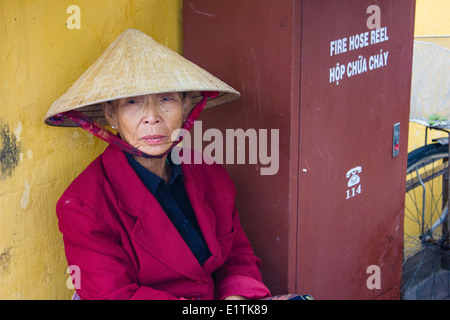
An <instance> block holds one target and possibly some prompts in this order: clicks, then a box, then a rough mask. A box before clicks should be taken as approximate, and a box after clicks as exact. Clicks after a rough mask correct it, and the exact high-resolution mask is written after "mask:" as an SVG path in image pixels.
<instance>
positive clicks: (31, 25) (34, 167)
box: [0, 0, 182, 299]
mask: <svg viewBox="0 0 450 320" xmlns="http://www.w3.org/2000/svg"><path fill="white" fill-rule="evenodd" d="M70 5H77V6H78V8H79V18H80V20H79V21H78V20H73V18H76V16H74V15H73V14H75V13H76V11H69V13H67V9H68V7H69V6H70ZM181 10H182V8H181V1H180V0H164V1H162V0H127V1H125V0H95V1H92V0H70V1H67V0H61V1H53V0H0V40H1V44H0V160H1V167H0V168H1V171H0V173H1V175H0V299H69V298H70V297H71V296H72V294H73V290H70V289H69V288H68V287H67V286H66V280H67V278H68V275H67V274H66V268H67V262H66V259H65V255H64V246H63V241H62V235H61V233H60V232H59V230H58V225H57V223H58V222H57V218H56V214H55V204H56V202H57V200H58V199H59V197H60V196H61V194H62V192H63V191H64V190H65V189H66V187H67V186H68V185H69V183H70V182H71V181H72V180H73V179H74V178H75V177H76V176H77V175H78V174H79V173H80V172H81V171H82V170H83V169H84V168H85V167H86V166H87V165H88V164H89V163H90V162H91V161H92V160H93V159H95V158H96V157H97V156H98V155H99V154H100V153H101V152H102V151H103V150H104V148H105V147H106V144H105V143H104V142H102V141H101V140H99V139H97V138H95V137H94V136H92V135H90V134H88V133H86V132H85V131H83V130H81V129H77V128H55V127H49V126H46V125H44V123H43V119H44V116H45V114H46V112H47V110H48V109H49V108H50V105H51V104H52V102H53V101H55V100H56V99H57V98H59V97H60V96H61V95H62V94H63V93H64V92H65V91H66V90H67V89H68V88H69V87H70V86H71V85H72V83H73V82H74V81H75V80H76V79H78V77H79V76H80V75H81V74H82V73H83V72H84V71H85V70H86V69H87V68H88V67H89V66H90V65H91V64H92V63H93V62H94V61H95V60H96V59H97V58H98V57H99V56H100V55H101V53H102V52H103V51H104V50H105V49H106V48H107V46H108V45H109V44H110V43H111V42H112V41H113V40H114V39H115V38H116V37H117V36H118V35H119V34H120V33H122V32H123V31H125V30H126V29H128V28H135V29H139V30H141V31H143V32H145V33H147V34H148V35H150V36H152V37H153V38H154V39H155V40H157V41H159V42H160V43H162V44H165V45H167V46H168V47H170V48H171V49H173V50H175V51H178V52H181V48H182V44H181V39H182V37H181V31H182V30H181V25H182V24H181V23H182V21H181ZM78 22H80V24H79V27H80V29H69V27H71V26H72V25H74V26H77V23H78Z"/></svg>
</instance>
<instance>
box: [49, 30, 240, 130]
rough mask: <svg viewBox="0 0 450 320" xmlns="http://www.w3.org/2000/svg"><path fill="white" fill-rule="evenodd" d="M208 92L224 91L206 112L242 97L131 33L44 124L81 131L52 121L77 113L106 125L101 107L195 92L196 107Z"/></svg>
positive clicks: (119, 40) (83, 78)
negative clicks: (112, 102)
mask: <svg viewBox="0 0 450 320" xmlns="http://www.w3.org/2000/svg"><path fill="white" fill-rule="evenodd" d="M202 91H215V92H219V95H218V96H217V97H216V98H213V99H210V100H208V102H207V104H206V106H205V107H206V108H208V107H212V106H216V105H220V104H223V103H226V102H229V101H232V100H234V99H237V98H238V97H239V92H237V91H236V90H234V89H233V88H231V87H230V86H228V85H227V84H225V83H224V82H222V81H220V80H219V79H217V78H216V77H214V76H213V75H211V74H210V73H208V72H207V71H205V70H203V69H202V68H200V67H199V66H197V65H195V64H194V63H192V62H190V61H189V60H187V59H185V58H183V57H182V56H181V55H179V54H177V53H175V52H173V51H172V50H170V49H169V48H167V47H166V46H163V45H161V44H159V43H158V42H156V41H155V40H153V39H152V38H151V37H149V36H147V35H146V34H144V33H142V32H141V31H138V30H135V29H129V30H127V31H125V32H123V33H122V34H121V35H120V36H119V37H118V38H117V39H116V40H115V41H114V42H113V43H112V44H111V45H110V46H109V47H108V48H107V49H106V51H105V52H104V53H103V54H102V55H101V56H100V57H99V58H98V59H97V61H95V62H94V64H93V65H91V66H90V67H89V68H88V69H87V70H86V72H85V73H84V74H83V75H82V76H81V77H80V78H79V79H78V80H77V81H76V82H75V83H74V84H73V86H72V87H71V88H70V89H69V90H68V91H67V92H66V93H65V94H63V95H62V96H61V97H60V98H59V99H58V100H56V101H55V102H54V103H53V104H52V106H51V107H50V110H49V111H48V112H47V115H46V116H45V120H44V121H45V123H46V124H49V125H59V126H65V127H67V126H76V124H75V123H74V122H72V121H71V120H69V119H65V121H64V122H62V123H59V124H56V123H55V122H52V121H50V120H49V118H50V117H53V116H55V115H58V114H61V113H64V112H66V111H69V110H77V111H81V112H83V113H84V114H85V115H86V116H88V117H89V118H91V119H93V120H94V121H96V122H97V123H99V124H101V125H106V124H107V122H106V119H105V118H104V116H103V110H102V107H101V102H105V101H110V100H114V99H120V98H126V97H133V96H139V95H143V94H153V93H161V92H191V95H192V98H193V99H192V100H193V101H192V104H193V105H195V104H196V103H197V102H198V101H199V100H200V99H201V96H200V93H199V92H202Z"/></svg>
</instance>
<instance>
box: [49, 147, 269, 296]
mask: <svg viewBox="0 0 450 320" xmlns="http://www.w3.org/2000/svg"><path fill="white" fill-rule="evenodd" d="M181 166H182V171H183V178H184V183H185V188H186V191H187V193H188V196H189V199H190V200H191V204H192V207H193V209H194V211H195V213H196V216H197V219H198V223H199V225H200V228H201V230H202V232H203V236H204V238H205V240H206V243H207V245H208V247H209V250H210V251H211V254H212V255H211V257H210V258H209V259H208V260H207V261H206V262H205V263H204V264H203V266H201V265H200V264H199V263H198V262H197V260H196V259H195V257H194V255H193V254H192V252H191V251H190V249H189V248H188V246H187V245H186V243H185V242H184V240H183V239H182V238H181V236H180V235H179V233H178V232H177V230H176V229H175V227H174V226H173V224H172V223H171V221H170V220H169V218H168V217H167V216H166V214H165V213H164V211H163V210H162V208H161V207H160V205H159V204H158V202H157V200H156V199H155V198H154V196H153V195H152V194H151V193H150V191H148V189H147V188H146V187H145V186H144V184H143V183H142V182H141V180H140V179H139V177H138V176H137V174H136V173H135V172H134V170H133V169H132V167H131V166H130V165H129V163H128V160H127V159H126V157H125V155H124V154H123V152H122V151H120V150H118V149H117V148H115V147H112V146H109V147H108V148H107V149H106V150H105V152H104V153H103V154H102V155H100V156H99V157H98V158H97V159H96V160H94V161H93V162H92V163H91V164H90V165H89V166H88V167H87V168H86V169H85V170H84V171H83V172H82V173H81V174H80V175H79V176H78V177H77V178H76V179H75V180H74V181H73V182H72V184H71V185H70V186H69V187H68V188H67V190H66V191H65V192H64V194H63V195H62V197H61V198H60V200H59V201H58V204H57V206H56V211H57V215H58V219H59V228H60V230H61V232H62V233H63V237H64V245H65V251H66V257H67V261H68V264H69V265H76V266H78V267H79V270H80V274H79V278H78V279H79V285H80V289H77V294H78V295H79V296H80V297H81V299H180V298H181V299H183V298H184V299H223V298H225V297H226V296H228V295H242V296H245V297H247V298H250V299H259V298H262V297H265V296H268V295H270V293H269V290H268V289H267V287H266V286H264V284H263V283H262V281H261V274H260V272H259V269H258V266H259V263H260V261H259V259H258V258H256V257H255V256H254V254H253V251H252V248H251V246H250V243H249V242H248V240H247V238H246V236H245V234H244V231H243V230H242V227H241V225H240V223H239V217H238V213H237V210H236V208H235V206H234V197H235V188H234V185H233V183H232V181H231V179H230V178H229V176H228V174H227V173H226V171H225V170H224V169H223V168H222V167H221V166H219V165H207V164H191V165H185V164H181ZM213 278H214V280H213Z"/></svg>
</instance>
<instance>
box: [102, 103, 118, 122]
mask: <svg viewBox="0 0 450 320" xmlns="http://www.w3.org/2000/svg"><path fill="white" fill-rule="evenodd" d="M102 108H103V114H104V115H105V119H106V121H108V123H109V125H110V126H111V127H113V128H114V126H115V125H116V123H115V119H114V105H113V103H112V102H110V101H108V102H102Z"/></svg>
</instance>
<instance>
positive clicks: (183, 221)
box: [124, 152, 211, 265]
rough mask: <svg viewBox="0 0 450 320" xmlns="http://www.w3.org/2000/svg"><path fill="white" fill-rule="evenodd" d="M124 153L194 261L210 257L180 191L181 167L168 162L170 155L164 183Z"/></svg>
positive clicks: (183, 194)
mask: <svg viewBox="0 0 450 320" xmlns="http://www.w3.org/2000/svg"><path fill="white" fill-rule="evenodd" d="M124 153H125V155H126V156H127V158H128V162H129V163H130V165H131V167H132V168H133V169H134V171H135V172H136V174H137V175H138V176H139V178H140V179H141V180H142V182H143V183H144V185H145V186H146V187H147V189H148V190H149V191H150V192H151V193H152V194H153V196H154V197H155V198H156V200H157V201H158V202H159V204H160V206H161V207H162V209H163V210H164V212H165V213H166V214H167V216H168V217H169V219H170V220H171V221H172V223H173V225H174V226H175V228H176V229H177V230H178V232H179V233H180V235H181V237H182V238H183V240H184V241H185V242H186V244H187V245H188V247H189V248H190V249H191V251H192V253H193V254H194V256H195V257H196V258H197V261H198V262H199V263H200V265H202V264H203V263H204V262H205V261H206V260H207V259H208V258H209V256H211V253H210V251H209V249H208V246H207V245H206V242H205V239H204V238H203V235H202V232H201V230H200V227H199V225H198V222H197V218H196V217H195V213H194V210H193V209H192V206H191V202H190V201H189V197H188V195H187V193H186V190H185V188H184V183H183V172H182V171H181V166H180V165H176V164H174V163H173V162H172V160H171V159H170V154H169V155H168V156H167V162H168V164H169V166H170V169H171V176H170V179H169V183H165V181H164V180H163V179H161V178H160V177H158V176H157V175H156V174H154V173H152V172H151V171H149V170H147V169H146V168H145V167H144V166H142V165H141V164H140V163H139V162H137V161H136V160H135V159H134V158H133V156H131V155H130V154H128V153H126V152H124Z"/></svg>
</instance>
